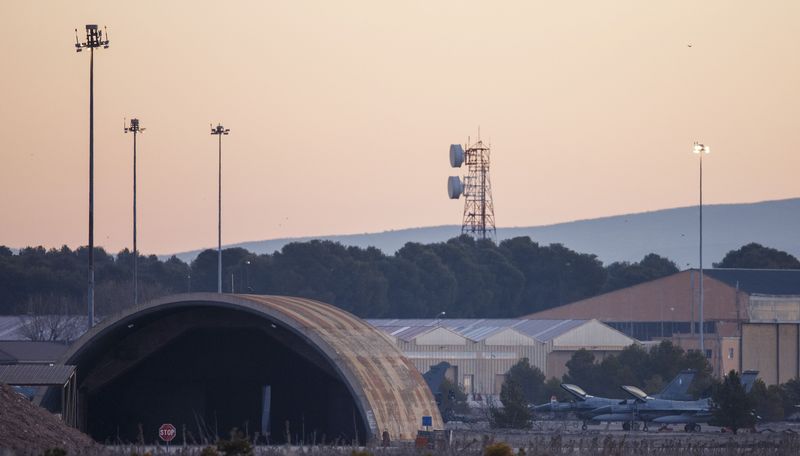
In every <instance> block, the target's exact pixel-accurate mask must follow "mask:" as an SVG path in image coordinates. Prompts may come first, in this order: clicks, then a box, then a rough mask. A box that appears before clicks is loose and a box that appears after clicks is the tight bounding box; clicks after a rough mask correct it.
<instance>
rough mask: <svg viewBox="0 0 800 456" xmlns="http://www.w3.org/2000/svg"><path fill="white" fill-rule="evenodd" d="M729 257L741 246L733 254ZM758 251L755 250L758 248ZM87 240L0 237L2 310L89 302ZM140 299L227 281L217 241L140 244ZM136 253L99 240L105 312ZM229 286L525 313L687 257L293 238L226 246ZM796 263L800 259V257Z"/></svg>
mask: <svg viewBox="0 0 800 456" xmlns="http://www.w3.org/2000/svg"><path fill="white" fill-rule="evenodd" d="M729 257H730V258H729ZM753 259H755V260H753ZM748 261H756V262H757V264H765V265H768V267H773V268H774V267H795V263H797V259H796V258H794V257H792V256H791V255H789V254H787V253H785V252H779V251H777V250H774V249H768V248H765V247H762V246H759V245H757V244H748V245H747V246H744V247H742V249H740V250H737V251H733V252H730V253H729V254H728V255H726V257H725V258H723V260H722V261H721V262H720V263H718V264H717V265H716V266H718V267H748V266H742V265H743V264H747V262H748ZM87 262H88V249H87V248H86V247H80V248H77V249H75V250H71V249H70V248H68V247H66V246H64V247H62V248H60V249H45V248H44V247H41V246H40V247H27V248H24V249H21V250H20V251H19V252H17V253H14V252H12V251H11V250H10V249H9V248H7V247H4V246H0V314H25V313H76V314H77V313H83V311H82V309H83V308H84V302H85V293H86V274H87ZM138 264H139V297H140V300H142V301H146V300H148V299H152V298H156V297H159V296H163V295H167V294H172V293H181V292H186V291H216V290H217V252H216V251H215V250H205V251H203V252H201V253H200V254H199V255H198V256H197V257H196V258H195V259H194V261H192V262H191V264H187V263H185V262H183V261H181V260H180V259H178V258H177V257H174V256H173V257H170V258H168V259H166V260H163V261H162V260H160V259H159V258H158V257H157V256H155V255H149V256H144V255H140V256H139V259H138ZM132 267H133V254H132V253H131V252H130V251H129V250H127V249H125V250H122V251H120V252H119V253H117V254H116V255H112V254H109V253H107V252H106V251H105V250H104V249H102V248H95V280H96V291H95V302H96V308H97V313H98V314H99V315H108V314H111V313H114V312H117V311H119V310H121V309H123V308H125V307H128V306H130V305H131V304H132V300H133V284H132ZM222 267H223V274H222V275H223V290H224V291H225V292H231V291H233V292H236V293H256V294H279V295H291V296H300V297H306V298H311V299H317V300H320V301H324V302H327V303H330V304H333V305H335V306H338V307H340V308H342V309H344V310H347V311H349V312H352V313H354V314H356V315H358V316H360V317H365V318H380V317H392V318H425V317H435V316H436V315H438V314H439V313H440V312H446V313H447V315H448V317H453V318H506V317H519V316H523V315H526V314H529V313H533V312H537V311H541V310H545V309H548V308H551V307H555V306H559V305H562V304H566V303H569V302H573V301H577V300H580V299H584V298H588V297H591V296H595V295H597V294H600V293H604V292H608V291H612V290H615V289H619V288H624V287H628V286H632V285H635V284H637V283H641V282H646V281H649V280H653V279H656V278H658V277H663V276H666V275H670V274H673V273H675V272H677V271H678V268H677V267H676V265H675V264H674V263H673V262H672V261H670V260H669V259H667V258H664V257H661V256H659V255H656V254H649V255H646V256H645V257H644V258H642V260H640V261H638V262H632V263H631V262H615V263H611V264H609V265H603V264H602V262H601V261H600V260H599V259H598V258H597V257H596V256H595V255H591V254H586V253H579V252H575V251H573V250H571V249H569V248H567V247H565V246H563V245H561V244H550V245H540V244H538V243H536V242H534V241H532V240H531V239H530V238H529V237H517V238H513V239H508V240H504V241H502V242H500V243H499V244H495V243H494V242H492V241H489V240H475V239H473V238H471V237H469V236H460V237H456V238H453V239H450V240H448V241H446V242H440V243H432V244H420V243H413V242H410V243H407V244H406V245H405V246H403V247H402V248H401V249H400V250H399V251H397V252H396V253H394V254H393V255H386V254H384V253H383V252H382V251H380V250H378V249H376V248H373V247H368V248H360V247H347V246H343V245H341V244H339V243H336V242H332V241H319V240H314V241H309V242H297V243H291V244H287V245H286V246H284V247H283V249H281V250H280V251H279V252H275V253H272V254H261V255H257V254H254V253H252V252H249V251H247V250H245V249H243V248H228V249H224V250H223V252H222ZM796 267H800V263H797V266H796Z"/></svg>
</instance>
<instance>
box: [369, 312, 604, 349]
mask: <svg viewBox="0 0 800 456" xmlns="http://www.w3.org/2000/svg"><path fill="white" fill-rule="evenodd" d="M588 321H590V320H527V319H517V318H514V319H510V318H509V319H491V318H481V319H441V320H440V319H434V318H430V319H372V320H367V322H368V323H369V324H371V325H372V326H375V327H376V328H378V329H380V330H381V331H383V332H385V333H387V334H390V335H392V336H394V337H397V338H398V339H402V340H405V341H407V342H410V341H411V340H413V339H415V338H416V337H417V336H418V335H421V334H425V333H427V332H429V331H431V330H433V329H435V328H437V327H442V328H446V329H448V330H450V331H453V332H454V333H456V334H459V335H461V336H462V337H465V338H467V339H469V340H471V341H473V342H481V341H484V340H486V339H487V338H489V337H491V336H492V335H494V334H497V333H499V332H501V331H505V330H507V329H513V330H515V331H517V332H518V333H520V334H523V335H525V336H528V337H530V338H531V339H534V340H537V341H539V342H542V343H544V342H549V341H551V340H553V339H555V338H556V337H558V336H560V335H562V334H564V333H566V332H568V331H570V330H572V329H574V328H577V327H578V326H581V325H583V324H585V323H587V322H588Z"/></svg>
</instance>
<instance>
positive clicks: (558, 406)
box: [532, 369, 696, 431]
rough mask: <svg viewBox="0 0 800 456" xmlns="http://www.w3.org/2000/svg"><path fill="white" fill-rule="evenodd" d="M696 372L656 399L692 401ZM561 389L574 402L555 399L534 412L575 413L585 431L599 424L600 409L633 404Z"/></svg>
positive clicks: (687, 373) (568, 387)
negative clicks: (597, 411) (691, 391)
mask: <svg viewBox="0 0 800 456" xmlns="http://www.w3.org/2000/svg"><path fill="white" fill-rule="evenodd" d="M695 373H696V372H695V371H694V370H692V369H687V370H684V371H681V372H679V373H678V375H677V376H676V377H675V378H674V379H673V380H672V381H671V382H670V383H669V384H668V385H667V386H666V387H664V389H663V390H662V391H661V392H660V393H658V394H656V395H654V396H653V397H654V398H660V399H664V400H685V399H690V397H689V395H688V394H687V392H688V390H689V385H690V384H691V383H692V380H693V379H694V376H695ZM561 388H562V389H564V390H565V391H566V392H568V393H569V394H570V395H572V396H573V397H574V399H573V400H572V401H567V402H556V401H555V398H553V400H551V401H550V402H549V403H547V404H541V405H536V406H534V407H532V410H533V411H534V412H536V413H547V412H552V413H557V414H567V413H574V414H575V415H576V416H577V417H578V418H580V419H581V420H582V421H583V425H582V426H581V429H583V430H584V431H585V430H586V428H587V424H588V423H589V422H599V421H601V420H597V419H595V418H594V417H593V412H594V411H595V410H598V409H604V408H606V407H612V406H619V405H624V404H627V403H628V402H632V401H631V400H624V399H612V398H607V397H597V396H592V395H591V394H588V393H587V392H586V391H584V390H583V388H581V387H579V386H577V385H573V384H570V383H562V384H561Z"/></svg>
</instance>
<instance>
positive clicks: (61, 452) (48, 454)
mask: <svg viewBox="0 0 800 456" xmlns="http://www.w3.org/2000/svg"><path fill="white" fill-rule="evenodd" d="M44 456H67V450H65V449H63V448H58V447H56V448H48V449H46V450H44Z"/></svg>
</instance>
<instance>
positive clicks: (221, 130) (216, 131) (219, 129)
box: [211, 124, 231, 293]
mask: <svg viewBox="0 0 800 456" xmlns="http://www.w3.org/2000/svg"><path fill="white" fill-rule="evenodd" d="M230 131H231V130H230V129H228V128H225V127H223V126H222V124H217V126H216V127H214V126H213V125H211V134H212V135H216V136H217V137H218V138H219V180H218V185H219V193H218V195H219V196H218V205H217V293H222V136H223V135H228V134H229V133H230Z"/></svg>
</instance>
